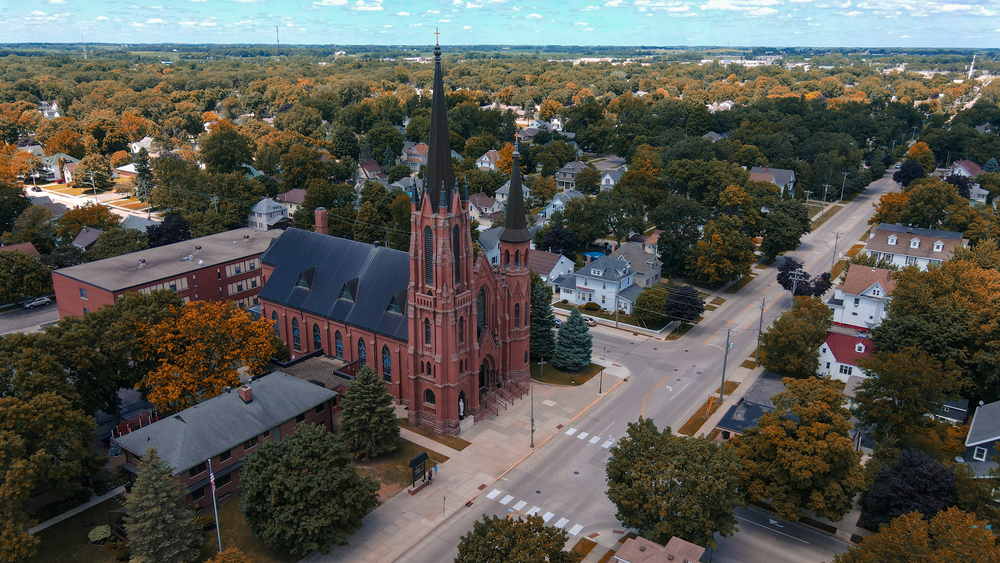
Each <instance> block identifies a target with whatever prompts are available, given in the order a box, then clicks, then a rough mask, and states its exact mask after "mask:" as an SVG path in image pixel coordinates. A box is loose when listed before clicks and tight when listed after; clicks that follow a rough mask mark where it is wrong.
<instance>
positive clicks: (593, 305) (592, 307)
mask: <svg viewBox="0 0 1000 563" xmlns="http://www.w3.org/2000/svg"><path fill="white" fill-rule="evenodd" d="M583 310H584V311H600V310H601V306H600V305H598V304H597V303H594V302H590V303H587V304H585V305H584V306H583Z"/></svg>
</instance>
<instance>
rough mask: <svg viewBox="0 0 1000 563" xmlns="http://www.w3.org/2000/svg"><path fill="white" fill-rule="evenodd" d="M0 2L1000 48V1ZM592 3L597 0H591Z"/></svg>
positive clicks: (225, 34)
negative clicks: (999, 15)
mask: <svg viewBox="0 0 1000 563" xmlns="http://www.w3.org/2000/svg"><path fill="white" fill-rule="evenodd" d="M962 1H963V0H945V1H927V0H604V1H599V0H581V1H576V0H549V1H539V0H534V3H531V2H522V1H520V0H471V1H470V0H410V1H405V2H403V1H395V0H150V1H149V2H145V1H143V0H32V1H23V0H21V1H18V0H0V25H2V29H3V30H4V33H3V34H2V36H0V37H2V38H0V41H3V42H7V41H9V42H54V43H59V42H79V41H81V40H84V41H87V42H94V43H161V42H178V43H258V44H259V43H265V44H273V43H274V42H275V27H277V28H278V29H279V30H280V36H281V42H282V43H300V44H372V43H374V44H385V45H427V44H430V43H433V40H434V35H433V31H434V28H435V27H438V28H440V30H441V42H442V43H444V44H459V45H470V44H512V45H513V44H528V45H538V44H542V45H640V44H641V45H721V46H727V45H732V46H753V45H767V46H771V45H773V46H851V47H853V46H873V47H904V48H905V47H980V48H995V47H998V46H1000V17H997V16H998V14H1000V0H970V1H969V2H968V3H951V2H962ZM589 2H594V3H589Z"/></svg>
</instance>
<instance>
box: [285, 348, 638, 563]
mask: <svg viewBox="0 0 1000 563" xmlns="http://www.w3.org/2000/svg"><path fill="white" fill-rule="evenodd" d="M599 354H600V352H598V355H595V356H594V357H593V360H594V362H595V363H599V364H601V365H604V363H603V362H601V361H600V359H599ZM604 375H605V381H604V386H603V388H604V392H603V393H601V394H598V392H597V391H598V383H599V382H598V378H597V377H594V378H591V379H590V381H588V382H587V383H585V384H583V385H579V386H570V387H564V386H556V385H546V384H543V383H538V382H533V384H532V388H533V390H534V414H535V423H536V431H535V444H536V445H537V446H539V447H541V445H542V444H544V443H545V441H546V440H548V439H549V438H551V437H552V436H554V435H556V433H557V432H559V431H560V430H559V429H558V428H557V427H559V426H560V425H564V424H567V423H569V422H570V421H571V420H573V419H575V418H576V417H578V416H580V415H581V414H582V413H583V412H584V411H586V410H587V409H588V408H590V407H591V406H593V405H594V404H595V403H596V402H597V401H599V400H601V399H602V398H604V397H606V396H608V395H610V394H611V393H613V392H614V391H613V389H614V387H615V385H616V384H620V383H621V382H622V381H624V379H625V378H626V377H628V375H629V372H628V370H627V369H626V368H623V367H620V366H614V365H608V367H606V368H605V374H604ZM531 408H532V404H531V394H528V395H525V396H524V397H522V398H520V399H517V400H516V401H514V403H513V404H511V405H508V406H507V408H506V410H504V409H501V410H500V414H499V416H491V417H489V418H486V419H484V420H483V421H481V422H480V423H478V424H475V425H473V426H472V428H470V429H468V430H467V431H466V432H465V433H463V434H462V436H461V437H462V438H463V439H465V440H468V441H469V442H471V443H472V445H470V446H468V447H466V448H465V449H464V450H462V451H457V450H454V449H452V448H449V447H447V446H443V445H442V444H439V443H438V442H435V441H434V440H430V439H428V438H424V437H423V436H420V435H419V434H416V433H415V432H412V431H409V430H406V429H402V433H401V435H402V437H403V438H405V439H407V440H410V441H412V442H414V443H416V444H419V445H421V446H424V447H426V448H428V449H432V450H434V451H437V452H440V453H442V454H445V455H447V456H448V457H449V458H450V459H449V460H448V461H447V462H445V463H443V464H441V465H439V466H438V472H437V474H436V475H435V476H434V481H433V482H432V483H431V484H430V485H429V486H427V487H424V489H422V490H421V491H420V492H418V493H417V494H415V495H410V494H407V493H406V492H402V493H399V494H397V495H396V496H394V497H392V498H391V499H389V500H388V501H386V502H385V503H384V504H382V505H381V506H379V507H378V508H376V509H375V510H374V511H372V513H371V514H369V515H368V516H366V517H365V518H364V520H363V523H362V527H361V529H360V530H358V532H357V533H356V534H354V535H353V536H351V537H350V538H349V539H348V541H349V542H350V545H349V546H347V547H340V548H334V549H333V550H332V551H331V552H330V553H328V554H326V555H323V554H320V553H313V554H310V555H309V556H307V557H305V558H304V559H303V561H308V562H313V561H323V562H333V561H336V562H337V563H347V562H352V561H365V562H376V561H378V562H385V561H395V560H397V559H399V558H400V557H401V556H403V555H404V554H405V553H406V552H407V551H408V550H409V549H410V548H411V547H413V546H414V545H416V544H417V542H419V541H420V540H421V539H423V538H424V537H426V536H429V535H432V534H434V533H435V530H436V529H437V528H438V527H439V526H441V525H442V524H444V523H446V522H448V521H449V519H450V518H451V517H452V516H455V515H456V514H458V513H459V511H460V509H461V508H463V507H464V506H465V503H467V502H469V501H471V500H472V499H474V498H475V497H476V496H477V495H479V494H482V493H483V492H484V491H483V489H486V492H488V491H489V489H488V488H487V487H488V486H489V485H490V484H492V483H494V482H496V481H497V480H499V479H500V478H501V477H502V476H503V475H504V474H506V473H507V472H508V471H509V470H510V469H511V468H512V467H514V466H516V465H517V464H519V463H520V462H521V461H523V460H524V459H526V458H527V457H528V456H530V455H531V454H532V451H533V450H532V448H530V447H529V443H530V441H531V435H530V434H531V425H530V418H531Z"/></svg>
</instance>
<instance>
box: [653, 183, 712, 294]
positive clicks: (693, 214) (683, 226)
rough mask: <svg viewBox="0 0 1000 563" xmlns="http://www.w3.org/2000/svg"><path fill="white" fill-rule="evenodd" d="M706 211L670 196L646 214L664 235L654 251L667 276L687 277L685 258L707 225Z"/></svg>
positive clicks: (682, 197)
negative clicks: (657, 254) (658, 256)
mask: <svg viewBox="0 0 1000 563" xmlns="http://www.w3.org/2000/svg"><path fill="white" fill-rule="evenodd" d="M708 218H709V214H708V210H706V209H705V208H704V207H702V206H701V204H699V203H698V202H697V201H695V200H693V199H687V198H686V197H684V196H683V195H679V194H671V195H669V196H667V197H666V198H665V199H664V200H663V202H662V203H661V204H660V205H659V206H657V207H656V209H654V210H653V211H651V212H650V213H649V220H650V221H652V222H653V224H655V225H656V226H657V228H658V229H660V230H662V231H663V232H662V233H660V238H659V241H658V242H657V246H656V250H657V252H658V253H659V255H660V261H661V262H663V266H662V270H663V273H664V274H667V275H684V274H686V273H687V260H688V255H689V254H690V253H691V250H692V249H693V248H694V245H695V244H697V242H698V240H699V239H701V228H702V226H703V225H704V224H705V222H706V221H708Z"/></svg>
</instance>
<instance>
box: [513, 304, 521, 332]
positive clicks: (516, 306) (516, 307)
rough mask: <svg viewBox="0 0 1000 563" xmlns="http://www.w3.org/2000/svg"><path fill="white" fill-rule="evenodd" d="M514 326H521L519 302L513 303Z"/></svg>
mask: <svg viewBox="0 0 1000 563" xmlns="http://www.w3.org/2000/svg"><path fill="white" fill-rule="evenodd" d="M514 328H521V304H520V303H514Z"/></svg>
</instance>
